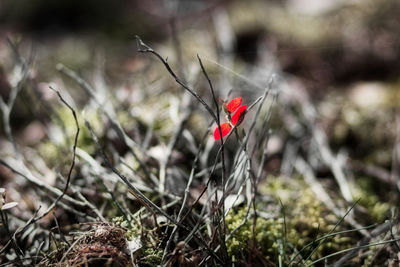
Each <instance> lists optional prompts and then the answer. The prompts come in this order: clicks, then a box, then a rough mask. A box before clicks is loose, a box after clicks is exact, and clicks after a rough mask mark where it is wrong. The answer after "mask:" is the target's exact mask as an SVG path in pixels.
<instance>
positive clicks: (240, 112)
mask: <svg viewBox="0 0 400 267" xmlns="http://www.w3.org/2000/svg"><path fill="white" fill-rule="evenodd" d="M246 109H247V105H243V106H241V107H240V108H238V109H237V110H236V112H235V114H233V116H232V124H233V125H240V124H241V123H242V121H243V119H244V116H245V115H246V111H247V110H246Z"/></svg>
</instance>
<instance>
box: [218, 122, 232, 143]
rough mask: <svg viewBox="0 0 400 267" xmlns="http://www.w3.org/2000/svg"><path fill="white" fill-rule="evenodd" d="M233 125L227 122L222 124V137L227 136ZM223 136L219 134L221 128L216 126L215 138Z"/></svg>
mask: <svg viewBox="0 0 400 267" xmlns="http://www.w3.org/2000/svg"><path fill="white" fill-rule="evenodd" d="M231 129H232V127H231V126H230V125H229V123H227V122H225V123H223V124H221V131H222V137H224V136H226V135H227V134H228V133H229V132H230V131H231ZM220 138H221V136H220V135H219V128H218V127H217V128H215V130H214V139H215V140H219V139H220Z"/></svg>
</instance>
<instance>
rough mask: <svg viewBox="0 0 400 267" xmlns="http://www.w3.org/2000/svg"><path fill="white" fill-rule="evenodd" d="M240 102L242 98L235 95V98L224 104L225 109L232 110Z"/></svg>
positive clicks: (230, 111)
mask: <svg viewBox="0 0 400 267" xmlns="http://www.w3.org/2000/svg"><path fill="white" fill-rule="evenodd" d="M240 104H242V98H241V97H240V96H239V97H236V98H235V99H232V100H231V102H229V103H228V105H226V110H227V111H228V112H229V113H232V112H234V111H235V110H236V109H237V108H238V107H239V106H240Z"/></svg>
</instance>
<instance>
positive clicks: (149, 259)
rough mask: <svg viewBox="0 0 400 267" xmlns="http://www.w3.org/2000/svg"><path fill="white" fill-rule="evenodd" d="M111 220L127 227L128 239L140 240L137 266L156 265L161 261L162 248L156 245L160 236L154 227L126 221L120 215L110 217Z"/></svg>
mask: <svg viewBox="0 0 400 267" xmlns="http://www.w3.org/2000/svg"><path fill="white" fill-rule="evenodd" d="M112 222H113V223H115V224H116V225H118V226H121V227H124V228H125V229H127V231H126V233H125V235H126V237H127V239H128V240H133V239H138V238H140V241H141V242H142V245H143V246H142V248H141V249H140V252H139V257H138V263H139V266H156V265H158V264H160V263H161V259H162V255H163V250H162V249H161V248H159V247H158V246H157V244H159V243H160V237H159V236H158V233H157V231H155V229H148V228H146V227H144V226H143V225H139V224H137V223H135V222H131V223H129V222H127V221H126V220H124V218H123V217H122V216H119V217H114V218H112Z"/></svg>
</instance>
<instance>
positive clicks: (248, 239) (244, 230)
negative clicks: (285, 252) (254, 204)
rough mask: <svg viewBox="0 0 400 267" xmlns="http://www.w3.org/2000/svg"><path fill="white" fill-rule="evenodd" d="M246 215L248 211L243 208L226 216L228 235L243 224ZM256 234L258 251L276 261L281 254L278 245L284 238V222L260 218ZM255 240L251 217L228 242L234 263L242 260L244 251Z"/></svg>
mask: <svg viewBox="0 0 400 267" xmlns="http://www.w3.org/2000/svg"><path fill="white" fill-rule="evenodd" d="M246 213H247V209H246V208H241V209H239V210H238V211H231V212H230V213H229V214H228V215H227V216H226V226H227V230H228V234H229V233H230V232H232V231H233V230H235V229H236V228H238V227H239V226H240V225H242V224H243V222H244V220H245V218H246ZM254 233H255V240H256V246H257V249H258V250H259V251H261V252H262V254H263V255H264V256H265V257H266V258H268V259H270V260H272V261H276V260H277V257H278V254H279V253H278V243H279V242H280V240H281V239H282V237H283V235H282V233H283V220H280V219H268V220H267V219H264V218H260V217H258V218H257V222H256V227H255V229H254ZM253 239H254V237H253V217H250V218H248V220H246V222H245V223H244V225H242V226H241V227H240V229H239V230H237V231H236V232H235V233H234V234H233V236H232V238H231V239H229V240H228V242H227V249H228V253H229V255H230V257H231V260H232V262H237V261H239V260H240V259H241V258H242V253H246V251H243V249H244V248H250V247H251V245H252V242H253Z"/></svg>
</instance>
